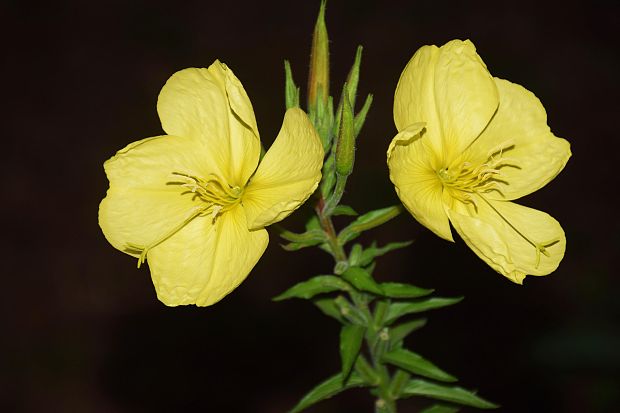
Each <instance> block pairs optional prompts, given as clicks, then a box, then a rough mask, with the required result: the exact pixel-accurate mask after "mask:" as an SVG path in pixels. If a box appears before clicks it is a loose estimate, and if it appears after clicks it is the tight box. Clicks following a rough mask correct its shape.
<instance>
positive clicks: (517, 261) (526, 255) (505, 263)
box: [448, 198, 566, 284]
mask: <svg viewBox="0 0 620 413" xmlns="http://www.w3.org/2000/svg"><path fill="white" fill-rule="evenodd" d="M475 199H478V201H477V202H476V205H477V209H478V211H477V213H474V214H467V213H463V212H464V211H459V212H457V211H454V210H449V211H448V214H449V215H450V221H451V222H452V224H453V225H454V228H455V229H456V230H457V232H458V233H459V235H460V236H461V237H462V238H463V240H465V242H466V243H467V245H468V246H469V247H470V248H471V249H472V250H473V251H474V252H475V253H476V255H478V257H480V258H482V260H483V261H485V262H486V263H487V264H489V265H490V266H491V268H493V269H494V270H495V271H497V272H499V273H500V274H502V275H504V276H505V277H507V278H508V279H510V280H511V281H513V282H515V283H517V284H521V283H522V282H523V278H525V276H526V275H528V274H531V275H547V274H550V273H551V272H553V271H555V269H556V268H557V267H558V265H559V264H560V261H561V260H562V258H563V257H564V251H565V249H566V237H565V236H564V230H562V227H561V226H560V224H559V222H558V221H556V220H555V219H554V218H553V217H551V216H550V215H549V214H546V213H544V212H541V211H538V210H536V209H532V208H527V207H524V206H522V205H518V204H515V203H512V202H504V201H489V202H488V203H487V202H484V201H483V200H480V199H479V198H475ZM533 244H536V245H538V246H540V247H544V251H542V252H538V251H537V248H536V247H535V246H534V245H533Z"/></svg>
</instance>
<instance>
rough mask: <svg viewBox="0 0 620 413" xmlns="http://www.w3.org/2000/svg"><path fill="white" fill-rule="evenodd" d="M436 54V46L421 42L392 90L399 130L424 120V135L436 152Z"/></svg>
mask: <svg viewBox="0 0 620 413" xmlns="http://www.w3.org/2000/svg"><path fill="white" fill-rule="evenodd" d="M438 57H439V48H438V47H437V46H422V47H421V48H420V49H418V51H417V52H415V54H414V55H413V57H412V58H411V60H410V61H409V63H407V66H405V69H404V70H403V72H402V74H401V75H400V79H399V80H398V85H397V86H396V92H395V94H394V123H395V124H396V129H397V130H398V131H399V132H401V131H403V130H404V129H405V128H407V127H409V126H410V125H412V124H415V123H420V122H423V123H425V124H426V129H427V130H426V136H427V139H428V140H429V141H430V142H431V143H432V145H433V146H434V147H435V149H436V151H437V152H438V153H439V152H440V151H441V126H440V123H439V118H438V117H437V109H436V103H435V92H434V77H435V66H436V65H437V58H438ZM392 142H393V141H392Z"/></svg>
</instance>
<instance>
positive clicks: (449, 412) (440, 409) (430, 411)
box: [420, 404, 459, 413]
mask: <svg viewBox="0 0 620 413" xmlns="http://www.w3.org/2000/svg"><path fill="white" fill-rule="evenodd" d="M458 411H459V409H458V408H457V407H451V406H444V405H442V404H434V405H432V406H431V407H427V408H426V409H424V410H422V412H420V413H456V412H458Z"/></svg>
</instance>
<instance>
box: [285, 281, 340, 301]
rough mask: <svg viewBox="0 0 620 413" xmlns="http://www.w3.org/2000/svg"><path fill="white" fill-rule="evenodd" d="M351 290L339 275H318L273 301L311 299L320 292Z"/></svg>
mask: <svg viewBox="0 0 620 413" xmlns="http://www.w3.org/2000/svg"><path fill="white" fill-rule="evenodd" d="M350 290H351V286H350V285H349V284H347V283H346V282H345V281H343V280H342V279H341V278H339V277H335V276H333V275H317V276H316V277H313V278H310V279H309V280H307V281H303V282H300V283H299V284H296V285H294V286H293V287H291V288H289V289H288V290H286V291H285V292H283V293H282V294H280V295H278V296H277V297H274V298H273V301H282V300H286V299H288V298H304V299H310V298H312V297H314V296H315V295H318V294H323V293H330V292H333V291H350Z"/></svg>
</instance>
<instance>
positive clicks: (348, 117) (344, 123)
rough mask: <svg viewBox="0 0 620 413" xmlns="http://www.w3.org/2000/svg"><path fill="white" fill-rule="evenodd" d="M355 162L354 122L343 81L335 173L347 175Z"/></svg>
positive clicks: (346, 86) (346, 88)
mask: <svg viewBox="0 0 620 413" xmlns="http://www.w3.org/2000/svg"><path fill="white" fill-rule="evenodd" d="M354 162H355V123H354V118H353V108H351V103H350V102H349V95H348V85H347V84H346V83H345V85H344V90H343V92H342V113H341V116H340V130H339V131H338V141H337V144H336V173H338V175H341V176H349V175H351V172H352V171H353V163H354Z"/></svg>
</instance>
